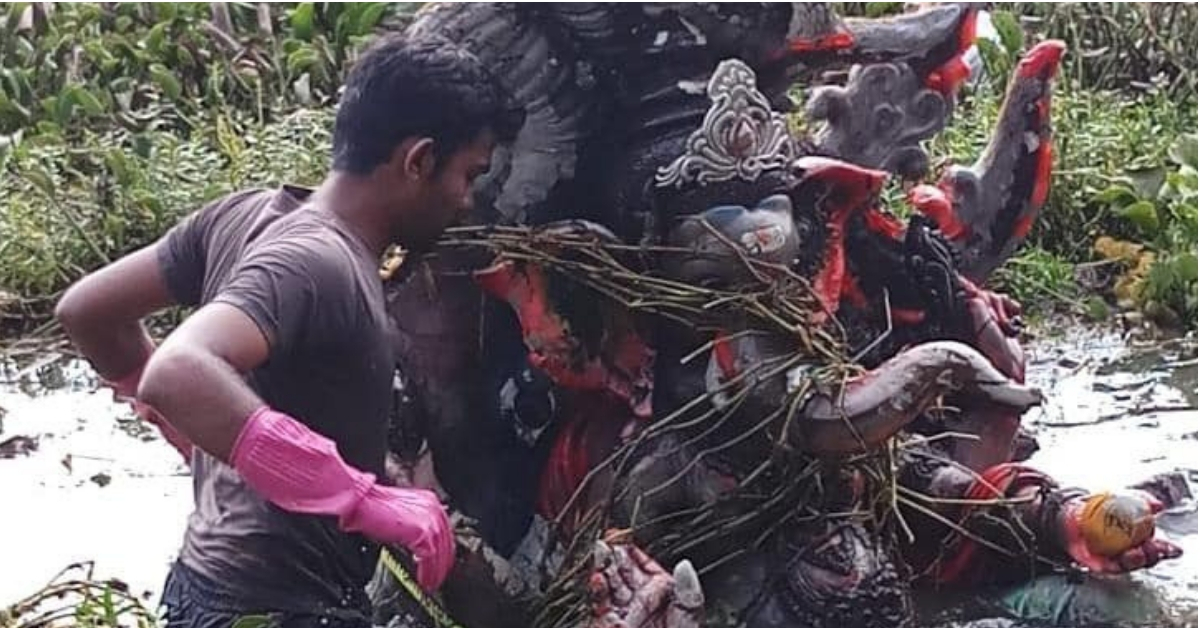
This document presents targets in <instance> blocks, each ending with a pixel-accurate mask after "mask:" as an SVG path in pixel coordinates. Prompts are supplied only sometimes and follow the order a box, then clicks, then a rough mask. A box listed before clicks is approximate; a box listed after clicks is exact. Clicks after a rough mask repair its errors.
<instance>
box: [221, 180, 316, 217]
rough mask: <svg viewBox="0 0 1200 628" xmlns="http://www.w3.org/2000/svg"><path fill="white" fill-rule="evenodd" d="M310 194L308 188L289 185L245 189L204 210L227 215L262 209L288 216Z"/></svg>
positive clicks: (226, 195)
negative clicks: (250, 209)
mask: <svg viewBox="0 0 1200 628" xmlns="http://www.w3.org/2000/svg"><path fill="white" fill-rule="evenodd" d="M311 193H312V190H310V189H308V188H303V187H300V186H296V185H290V184H284V185H280V186H276V187H255V188H245V189H242V190H237V191H234V192H230V193H228V194H225V195H224V196H220V197H218V198H216V199H214V200H213V201H211V202H210V203H209V204H208V205H207V206H206V207H205V209H206V210H208V211H210V212H213V213H227V212H231V211H232V212H236V211H239V210H245V209H247V208H264V209H271V210H274V211H276V212H278V213H280V214H289V213H291V212H292V211H293V210H295V209H296V208H298V207H300V206H302V205H303V204H304V202H305V200H307V198H308V196H309V195H310V194H311Z"/></svg>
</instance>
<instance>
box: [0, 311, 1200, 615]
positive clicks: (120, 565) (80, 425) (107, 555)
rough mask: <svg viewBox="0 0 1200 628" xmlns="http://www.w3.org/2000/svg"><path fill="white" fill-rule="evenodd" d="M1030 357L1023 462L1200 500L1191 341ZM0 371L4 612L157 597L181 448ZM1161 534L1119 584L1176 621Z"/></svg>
mask: <svg viewBox="0 0 1200 628" xmlns="http://www.w3.org/2000/svg"><path fill="white" fill-rule="evenodd" d="M1028 351H1029V379H1030V381H1031V383H1034V384H1037V385H1039V386H1041V387H1042V388H1043V390H1044V391H1045V392H1046V393H1047V396H1048V397H1049V403H1048V404H1047V405H1046V406H1045V407H1043V408H1040V409H1035V410H1033V411H1031V412H1030V413H1029V414H1028V415H1026V417H1025V421H1026V424H1027V425H1029V426H1030V427H1031V428H1032V429H1033V430H1034V432H1035V433H1036V435H1037V437H1038V439H1039V441H1040V445H1041V450H1040V451H1039V452H1038V453H1037V454H1035V455H1034V457H1033V458H1032V460H1031V461H1030V462H1031V464H1033V465H1035V466H1037V467H1039V468H1042V469H1044V470H1046V471H1048V472H1050V473H1051V474H1052V475H1054V476H1055V477H1057V478H1059V479H1060V480H1061V481H1062V482H1063V483H1064V484H1068V485H1079V486H1085V487H1088V488H1093V489H1105V488H1119V487H1123V486H1126V485H1129V484H1132V483H1135V482H1138V481H1140V480H1143V479H1146V478H1148V477H1150V476H1151V475H1154V474H1156V473H1159V472H1164V471H1176V470H1179V471H1183V472H1184V473H1185V474H1186V476H1187V478H1188V483H1189V486H1190V487H1191V489H1192V491H1193V493H1194V494H1195V493H1197V492H1198V491H1197V457H1196V453H1197V439H1196V438H1197V429H1198V425H1200V420H1198V415H1197V411H1196V409H1195V408H1196V401H1197V399H1196V395H1197V370H1196V348H1195V343H1194V342H1191V341H1189V342H1176V343H1173V344H1168V345H1165V346H1164V345H1156V346H1154V347H1138V346H1130V345H1127V344H1126V343H1124V342H1123V341H1122V340H1121V338H1120V337H1118V336H1116V335H1114V334H1112V333H1100V332H1085V331H1073V332H1071V333H1070V334H1069V335H1066V336H1064V337H1060V338H1048V339H1045V340H1042V341H1041V342H1038V343H1034V344H1032V345H1031V346H1030V347H1029V350H1028ZM4 374H5V380H6V382H7V383H4V384H0V408H3V414H2V415H0V443H2V442H4V441H6V440H8V439H10V438H12V437H14V436H25V437H30V438H32V439H35V440H36V445H37V448H36V450H33V451H30V452H29V453H28V454H22V455H18V456H16V457H14V458H11V459H0V499H2V500H3V501H2V503H0V513H3V514H0V606H4V605H6V604H9V603H12V602H14V601H16V600H18V599H20V598H22V597H24V596H25V595H28V594H30V593H32V592H34V591H36V590H38V589H40V588H41V587H42V586H43V585H44V584H45V583H46V582H47V581H48V580H49V579H50V578H52V577H53V576H54V575H55V574H56V573H58V571H59V570H60V569H62V568H63V567H64V566H66V565H68V564H69V563H72V562H76V561H84V560H93V561H95V564H96V575H97V576H98V577H110V576H111V577H119V578H121V579H122V580H124V581H126V582H127V583H129V584H130V585H131V587H132V588H133V590H134V591H135V592H143V591H144V592H148V593H149V594H150V595H151V596H153V597H154V598H156V596H157V592H158V590H159V588H160V586H161V584H162V580H163V577H164V576H165V574H166V571H167V568H168V566H169V564H170V561H171V559H172V558H173V556H174V555H175V552H176V551H177V548H178V546H179V544H180V542H181V539H182V534H183V529H184V524H185V520H186V517H187V514H188V513H189V512H190V510H191V481H190V478H189V477H188V476H187V470H186V468H184V467H183V465H182V464H181V463H180V460H179V457H178V455H177V454H176V452H175V451H174V450H173V449H172V448H171V447H169V446H168V445H167V444H166V443H165V442H164V441H162V440H160V439H158V438H157V434H155V433H151V432H149V431H147V430H145V429H144V428H142V427H141V426H140V424H138V423H137V422H136V421H134V418H133V415H132V413H131V412H130V411H129V410H128V408H127V407H126V406H125V405H123V404H116V403H113V402H112V398H111V393H110V392H109V391H108V390H107V389H101V390H97V389H96V382H95V378H94V375H93V374H92V373H91V372H90V369H88V368H87V366H86V365H83V364H80V363H78V362H68V363H66V364H62V365H46V366H43V367H41V368H26V369H25V371H24V372H21V371H20V370H19V369H18V368H15V367H10V368H9V369H8V370H7V371H6V372H5V373H4ZM1159 526H1160V529H1161V530H1162V532H1161V534H1163V535H1165V536H1166V537H1167V538H1168V539H1171V540H1173V541H1175V542H1176V543H1178V544H1180V545H1181V546H1182V547H1183V548H1184V552H1185V556H1184V557H1183V558H1182V559H1180V560H1177V561H1169V562H1167V563H1164V564H1161V565H1159V566H1157V567H1155V568H1154V569H1151V570H1148V571H1145V572H1140V573H1138V574H1137V575H1136V576H1135V577H1134V578H1132V579H1129V580H1128V581H1122V582H1119V583H1118V585H1117V586H1121V587H1134V588H1138V589H1142V590H1146V591H1153V592H1155V593H1156V594H1157V595H1159V596H1160V598H1161V599H1162V600H1163V601H1164V602H1165V603H1166V604H1168V605H1169V606H1171V607H1172V608H1173V611H1172V613H1171V615H1172V616H1173V617H1194V616H1195V612H1196V597H1197V572H1198V570H1197V564H1198V562H1197V558H1200V540H1198V539H1200V536H1198V535H1197V529H1196V526H1197V524H1196V508H1195V504H1194V503H1192V504H1189V505H1187V506H1186V507H1184V508H1181V509H1179V510H1178V511H1176V512H1170V513H1167V514H1166V515H1164V516H1162V517H1160V521H1159ZM1189 623H1194V620H1193V621H1192V622H1189Z"/></svg>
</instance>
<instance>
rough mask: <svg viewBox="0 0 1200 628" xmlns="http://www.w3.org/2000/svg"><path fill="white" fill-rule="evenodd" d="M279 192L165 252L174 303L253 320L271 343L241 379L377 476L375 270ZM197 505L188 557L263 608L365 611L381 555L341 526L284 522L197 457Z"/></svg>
mask: <svg viewBox="0 0 1200 628" xmlns="http://www.w3.org/2000/svg"><path fill="white" fill-rule="evenodd" d="M308 193H309V192H308V191H307V190H304V189H301V188H295V187H291V186H285V187H283V188H280V189H275V190H254V191H248V192H241V193H237V194H233V195H230V196H227V197H225V198H222V199H219V200H217V201H215V202H213V203H211V204H209V205H207V206H205V207H204V208H202V209H200V210H199V211H197V212H195V213H193V214H191V215H189V216H188V217H187V218H185V219H184V220H183V221H181V222H180V223H179V224H178V225H176V226H175V227H173V228H172V229H171V230H170V231H169V232H168V233H167V235H166V236H164V238H163V239H162V240H161V241H160V242H159V244H158V245H157V246H158V259H159V261H160V264H161V267H162V269H163V272H164V274H165V277H166V281H167V284H168V286H169V289H170V291H171V293H172V294H173V296H174V297H175V298H176V299H177V300H178V301H179V302H181V303H183V304H186V305H202V304H207V303H213V302H221V303H227V304H230V305H233V306H235V307H237V308H239V309H240V310H241V311H243V312H245V313H246V314H247V315H248V316H249V317H250V318H251V319H253V320H254V322H255V323H257V324H258V326H259V327H260V329H261V330H262V331H263V333H264V335H265V336H266V338H267V339H268V342H269V345H270V357H269V359H268V361H267V362H266V364H264V365H263V366H261V367H260V368H258V369H257V370H255V371H254V372H253V373H251V374H249V376H248V378H247V382H248V383H249V384H250V386H251V387H252V388H253V389H254V390H255V391H256V392H257V393H258V394H259V395H260V396H261V397H262V398H263V399H264V400H265V401H266V403H268V404H269V405H270V406H271V407H273V408H274V409H276V410H279V411H281V412H285V413H287V414H289V415H291V416H293V417H295V418H296V419H299V420H300V421H303V422H304V423H305V424H306V425H307V426H308V427H310V428H312V429H313V430H315V431H317V432H318V433H320V434H323V435H324V436H326V437H328V438H330V439H332V440H333V441H334V442H335V443H337V447H338V451H339V452H340V453H341V455H342V457H343V458H344V459H345V460H346V461H347V462H348V463H349V464H351V465H353V466H355V467H357V468H359V469H362V470H364V471H367V472H370V473H374V474H375V475H376V477H377V478H379V479H380V480H382V479H383V477H384V475H383V467H384V457H385V455H386V440H387V439H386V431H387V421H388V415H389V409H390V403H391V381H392V373H393V365H394V361H393V357H392V349H391V346H392V344H391V342H390V338H391V335H390V334H391V331H390V330H391V327H390V320H389V318H388V316H387V311H386V308H385V305H384V295H383V286H382V282H381V281H380V278H379V274H378V260H377V259H376V258H375V256H374V255H372V253H371V252H370V251H369V250H368V248H367V247H366V246H365V245H364V244H363V243H362V241H361V240H359V239H358V238H357V237H356V236H354V235H353V234H352V233H351V232H350V231H349V230H347V229H346V228H345V226H344V225H343V224H342V223H341V222H340V221H339V219H338V218H336V217H335V216H334V215H332V214H330V213H327V212H322V211H318V210H316V209H313V208H312V207H310V206H307V205H305V204H304V200H305V198H306V197H307V196H308ZM196 451H197V453H196V454H195V455H194V456H193V460H192V474H193V478H194V490H195V498H196V506H195V510H194V511H193V513H192V515H191V517H190V519H189V521H188V527H187V532H186V535H185V538H184V545H183V550H182V553H181V555H180V560H181V561H182V562H183V563H184V564H185V565H186V566H188V567H190V568H192V569H194V570H196V571H198V572H199V573H200V574H202V575H204V576H207V577H208V578H210V579H212V580H214V581H216V582H219V583H222V584H224V585H226V587H227V588H229V589H230V590H232V591H238V592H240V594H241V595H244V596H245V598H246V599H249V600H253V601H254V602H253V603H254V604H257V605H262V606H263V607H264V610H281V611H307V610H312V609H314V608H316V609H320V608H323V607H328V606H348V605H355V606H356V605H358V604H360V600H361V596H362V587H363V586H364V584H365V583H366V582H367V580H368V579H369V577H370V576H371V574H372V572H373V569H374V567H375V563H376V560H377V559H378V546H377V545H375V544H374V543H372V542H371V541H369V540H367V539H366V538H365V537H362V536H361V535H356V534H346V533H343V532H341V531H339V530H338V528H337V521H336V519H335V518H334V517H327V516H314V515H302V514H294V513H290V512H286V511H284V510H282V509H280V508H277V507H275V506H274V505H273V504H270V503H268V502H266V501H265V500H263V499H262V498H261V497H259V496H258V495H257V494H256V493H255V492H254V491H253V490H251V489H250V488H249V487H247V486H246V485H245V484H244V483H243V481H242V479H241V477H240V476H239V475H238V473H237V472H236V471H235V470H233V469H232V468H231V467H229V466H228V465H226V464H224V463H222V462H220V461H218V460H216V459H215V458H213V457H211V456H209V455H207V454H205V453H204V452H201V451H199V450H196Z"/></svg>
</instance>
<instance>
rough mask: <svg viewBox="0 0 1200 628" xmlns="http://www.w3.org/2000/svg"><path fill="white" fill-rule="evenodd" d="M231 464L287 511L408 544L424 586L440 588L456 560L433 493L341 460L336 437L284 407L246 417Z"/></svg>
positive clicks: (384, 540)
mask: <svg viewBox="0 0 1200 628" xmlns="http://www.w3.org/2000/svg"><path fill="white" fill-rule="evenodd" d="M230 463H231V464H232V465H233V468H235V469H237V471H238V473H240V474H241V475H242V478H243V479H245V480H246V483H247V484H249V485H250V486H251V487H252V488H253V489H254V490H256V491H258V493H259V494H260V495H262V496H263V497H264V498H266V499H267V500H268V501H270V502H271V503H273V504H275V505H276V506H279V507H280V508H283V509H284V510H288V511H291V512H301V513H306V514H315V515H332V516H335V517H337V518H338V525H339V527H340V528H341V529H342V530H343V531H346V532H361V533H362V534H364V535H366V536H367V537H368V538H371V539H373V540H375V541H377V542H380V543H383V544H386V545H402V546H404V547H407V548H408V549H409V550H410V551H411V552H412V554H413V558H415V559H416V563H417V581H418V582H420V584H421V587H422V588H424V589H425V590H426V591H434V590H436V589H437V588H438V587H439V586H441V584H442V581H443V580H445V579H446V575H447V574H449V573H450V568H451V567H452V566H453V565H454V535H453V534H452V533H451V531H450V521H449V519H447V518H446V512H445V510H444V509H443V507H442V504H441V501H440V500H439V499H438V497H437V495H436V494H434V493H432V492H430V491H426V490H423V489H410V488H398V487H389V486H382V485H380V484H376V483H375V476H374V475H372V474H370V473H366V472H363V471H359V470H358V469H355V468H353V467H351V466H350V465H348V464H346V462H345V461H344V460H342V457H341V456H340V455H338V452H337V445H336V444H334V442H333V441H331V440H329V439H328V438H326V437H324V436H322V435H320V434H317V433H316V432H314V431H313V430H311V429H309V428H308V427H306V426H305V425H304V424H303V423H301V422H299V421H297V420H296V419H293V418H292V417H289V416H288V415H286V414H283V413H282V412H277V411H275V410H272V409H270V408H268V407H265V406H264V407H262V408H259V409H258V410H256V411H255V412H254V413H253V414H251V415H250V417H249V418H248V419H246V424H245V426H244V427H243V428H242V432H241V434H239V435H238V438H237V441H236V442H235V443H234V444H233V451H232V452H231V454H230Z"/></svg>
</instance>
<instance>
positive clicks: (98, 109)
mask: <svg viewBox="0 0 1200 628" xmlns="http://www.w3.org/2000/svg"><path fill="white" fill-rule="evenodd" d="M71 98H72V99H73V100H74V101H75V104H76V105H79V107H80V108H82V109H83V110H84V111H85V112H87V114H88V115H91V116H98V115H100V114H102V113H104V105H103V104H101V103H100V99H99V98H96V97H95V96H94V95H93V94H92V93H91V92H89V91H88V90H87V89H86V88H84V87H83V86H81V85H76V86H74V87H73V88H72V89H71Z"/></svg>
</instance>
